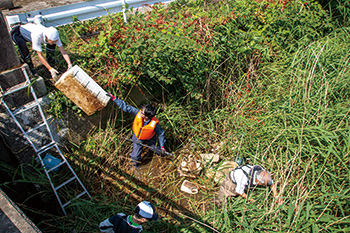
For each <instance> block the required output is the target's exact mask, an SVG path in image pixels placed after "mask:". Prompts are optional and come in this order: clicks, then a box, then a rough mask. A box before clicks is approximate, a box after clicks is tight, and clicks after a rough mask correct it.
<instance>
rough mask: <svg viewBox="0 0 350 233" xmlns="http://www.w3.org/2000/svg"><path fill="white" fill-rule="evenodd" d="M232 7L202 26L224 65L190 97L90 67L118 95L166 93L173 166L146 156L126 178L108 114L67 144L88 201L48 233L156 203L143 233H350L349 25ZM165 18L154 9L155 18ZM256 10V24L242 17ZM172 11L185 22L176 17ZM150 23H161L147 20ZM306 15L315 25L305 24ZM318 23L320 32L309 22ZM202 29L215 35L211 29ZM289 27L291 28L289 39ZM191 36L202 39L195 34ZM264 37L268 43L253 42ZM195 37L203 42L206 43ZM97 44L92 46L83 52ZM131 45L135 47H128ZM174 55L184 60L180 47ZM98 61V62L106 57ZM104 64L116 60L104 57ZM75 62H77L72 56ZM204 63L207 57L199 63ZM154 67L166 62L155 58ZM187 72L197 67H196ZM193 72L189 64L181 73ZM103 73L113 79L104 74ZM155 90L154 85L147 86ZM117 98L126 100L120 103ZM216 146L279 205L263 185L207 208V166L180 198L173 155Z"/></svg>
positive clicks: (124, 122) (162, 112)
mask: <svg viewBox="0 0 350 233" xmlns="http://www.w3.org/2000/svg"><path fill="white" fill-rule="evenodd" d="M234 3H235V4H237V5H235V6H236V11H235V13H234V14H235V15H232V14H231V13H230V12H232V10H233V9H231V8H230V7H231V6H230V5H229V4H227V5H226V6H225V7H222V8H225V9H224V10H222V9H221V8H220V9H221V10H222V12H224V13H222V12H221V11H219V10H218V11H217V12H221V13H222V14H223V17H224V16H225V17H228V16H229V17H228V18H225V19H230V20H231V21H227V22H226V21H225V20H223V19H221V18H220V19H219V18H217V17H216V16H215V20H214V21H213V22H215V23H218V24H220V22H221V21H222V20H223V21H225V22H226V23H225V26H223V25H222V24H220V26H217V27H216V26H215V27H212V28H210V33H211V34H210V33H209V31H207V33H209V34H210V35H213V37H212V38H211V40H208V42H211V43H213V46H212V48H210V50H208V51H212V53H213V54H212V55H213V57H215V58H216V59H220V60H215V64H210V65H208V66H205V68H206V69H210V70H209V71H206V72H204V73H205V75H204V76H203V77H201V81H200V82H199V83H196V82H193V83H192V84H194V86H195V91H193V90H184V89H183V88H182V86H181V85H182V84H183V83H185V82H182V81H184V80H177V81H178V82H175V87H174V84H169V83H166V82H163V81H161V80H160V79H156V78H149V79H148V78H147V77H148V76H147V75H146V76H142V75H141V76H140V77H137V78H135V77H136V76H135V77H134V78H135V80H136V81H135V80H134V81H133V82H131V84H130V83H128V82H129V81H125V79H123V80H122V78H120V79H119V76H118V74H119V73H118V72H119V71H120V70H118V69H114V68H115V67H109V66H108V65H109V63H103V62H104V60H103V59H100V58H99V59H98V61H96V64H97V63H98V64H100V63H101V64H102V65H101V64H100V65H101V66H97V67H93V68H92V70H95V71H96V70H101V69H102V68H101V67H103V68H104V67H108V69H109V68H110V70H107V71H106V73H104V74H103V75H101V76H99V77H98V78H97V79H98V80H100V81H101V80H102V81H101V82H102V84H103V85H105V86H104V87H106V88H107V89H108V90H110V91H112V92H113V93H117V95H118V96H122V95H123V93H129V92H128V90H129V89H128V88H129V87H130V85H131V86H134V85H136V84H137V85H139V86H141V87H144V88H146V89H147V90H148V92H152V89H153V90H154V89H157V91H158V92H159V93H162V94H161V95H160V97H159V96H157V100H158V106H159V111H158V114H157V118H158V119H159V120H160V122H161V126H162V127H163V128H164V129H165V131H166V138H167V146H168V148H169V150H170V151H171V152H173V153H174V155H175V158H174V160H173V161H169V160H161V162H159V161H158V157H156V156H154V157H153V160H152V162H151V163H152V165H151V166H150V168H149V170H147V171H145V175H143V176H141V178H140V177H137V176H135V175H133V174H132V173H131V172H130V171H129V154H130V152H131V150H132V146H131V144H130V143H128V142H126V141H124V140H123V139H122V137H130V135H131V122H132V118H131V117H125V115H123V116H121V114H120V110H118V111H116V112H115V116H114V117H113V118H112V119H110V122H109V124H108V125H107V127H106V128H105V129H99V130H97V131H96V132H94V133H93V134H92V135H91V137H89V138H87V139H86V140H85V141H83V142H81V143H80V144H78V145H72V146H71V147H70V148H69V152H67V153H66V156H67V158H68V159H69V160H70V163H71V164H72V165H73V166H74V169H75V170H76V172H77V173H78V175H79V177H81V178H82V180H83V183H84V184H85V185H86V187H87V188H88V190H89V191H90V193H91V194H92V196H93V199H92V200H79V201H77V202H76V203H74V207H73V208H72V209H73V210H74V212H73V213H71V214H70V215H69V216H68V217H58V216H52V219H50V220H45V221H43V222H42V223H40V224H39V227H41V228H42V229H43V230H45V229H50V228H51V227H52V226H55V227H56V228H57V229H58V231H59V232H62V231H68V229H71V228H75V229H76V231H77V232H97V231H98V223H99V222H100V221H102V220H104V219H105V218H107V217H109V216H111V215H113V214H115V213H118V212H124V213H127V214H131V213H132V212H133V209H134V207H135V205H136V204H137V203H138V202H139V201H141V200H145V199H146V200H149V201H152V202H153V203H155V205H156V206H157V209H158V211H159V213H160V215H161V218H160V220H159V221H157V222H152V223H150V224H146V225H145V226H144V228H145V232H196V233H197V232H213V231H214V232H215V230H216V231H218V232H348V231H349V230H350V212H349V209H350V200H349V197H350V195H349V192H350V179H349V178H350V170H349V161H350V159H349V154H350V135H349V134H350V127H349V124H350V120H349V117H350V116H349V114H350V88H349V77H350V71H349V68H350V65H349V54H350V53H349V51H350V43H349V42H350V39H349V28H346V27H341V28H336V26H334V25H331V23H332V22H331V21H330V20H329V18H327V12H326V11H322V9H320V8H319V5H317V4H316V3H315V4H311V3H310V2H309V5H305V4H302V3H301V2H300V1H293V4H295V5H293V4H291V7H295V6H299V8H297V9H298V10H297V11H295V9H294V8H292V9H288V8H286V9H284V11H280V8H279V7H273V6H271V8H269V7H267V8H266V9H265V11H264V9H263V8H262V7H261V6H262V5H259V4H255V3H254V4H253V3H252V1H234ZM338 3H339V4H340V3H341V1H339V2H338ZM177 4H180V2H177ZM202 4H204V2H202V1H198V2H192V3H191V4H190V5H189V6H192V8H190V9H192V10H193V12H195V15H196V17H197V18H198V17H199V16H200V17H202V16H203V17H204V16H205V17H214V16H210V14H213V15H215V14H214V13H215V12H216V11H215V12H214V11H208V7H209V9H212V8H211V7H210V6H212V5H214V6H215V4H214V3H211V4H206V5H205V7H204V8H202ZM262 4H264V3H262ZM171 9H172V8H170V10H169V12H172V11H171ZM184 9H185V8H184ZM215 9H219V8H215ZM339 9H340V8H339ZM321 11H322V12H321ZM162 12H163V11H162V10H160V13H159V14H160V15H161V13H162ZM169 12H168V13H169ZM175 12H177V11H175ZM198 12H199V13H198ZM296 12H298V13H296ZM172 13H174V12H172ZM257 13H259V15H258V16H256V17H250V16H251V15H254V14H257ZM299 13H300V14H299ZM169 14H170V13H169ZM177 14H178V15H181V14H183V12H182V10H181V12H180V10H179V11H178V12H177ZM243 15H244V16H245V17H243ZM236 16H237V17H238V18H235V17H236ZM152 17H154V19H162V20H164V19H163V18H162V17H160V16H159V15H158V16H157V15H156V14H155V13H152ZM157 17H159V18H157ZM196 17H194V18H196ZM230 17H231V18H230ZM310 17H311V18H313V21H308V20H309V19H310ZM315 17H316V18H317V17H319V18H317V19H319V20H323V21H322V22H325V23H324V24H320V23H319V22H315V20H314V19H316V18H315ZM183 18H186V20H189V19H187V18H188V17H183ZM256 19H259V22H258V21H256ZM109 20H111V18H108V19H107V20H106V19H102V23H101V24H93V23H91V25H90V24H89V27H87V26H86V25H85V26H84V24H82V23H81V24H77V25H75V26H76V27H80V28H77V29H76V30H77V31H79V30H83V29H87V28H89V29H91V30H93V29H94V28H99V29H101V27H104V26H105V24H107V23H108V22H110V21H109ZM134 20H135V19H134ZM203 20H204V18H203ZM260 20H261V21H260ZM264 20H265V21H266V22H265V24H264V25H263V26H264V27H263V28H264V29H263V30H261V27H260V26H261V25H262V22H263V21H264ZM316 21H317V20H316ZM162 22H163V21H162ZM166 22H167V21H166ZM203 22H206V21H203ZM307 22H309V23H307ZM138 23H139V22H133V24H132V25H134V26H135V25H138ZM163 23H164V22H163ZM269 23H270V24H269ZM338 23H339V22H337V24H336V25H338ZM308 24H309V25H308ZM198 25H199V24H198ZM203 25H205V26H207V27H208V28H209V27H211V26H212V25H211V24H209V23H208V24H205V23H203ZM203 25H202V27H204V26H203ZM237 25H238V26H237ZM259 25H260V26H259ZM278 25H280V26H278ZM281 25H282V26H284V27H282V26H281ZM296 25H299V26H298V27H296ZM300 25H303V26H300ZM313 25H314V26H315V27H313ZM248 26H249V27H248ZM111 27H112V26H111ZM174 27H175V26H174ZM281 28H284V31H283V30H282V31H281V30H280V29H281ZM288 28H293V30H290V31H288V30H287V29H288ZM315 28H318V29H315ZM131 29H132V28H131ZM131 29H130V28H129V29H128V30H131ZM202 29H203V28H202ZM152 30H153V29H152ZM174 30H175V29H174ZM176 30H179V28H177V29H176ZM193 30H194V32H198V31H196V30H199V29H198V28H194V29H193ZM203 30H204V29H203ZM315 31H317V33H315ZM262 32H264V33H262ZM262 35H265V37H264V38H261V37H260V36H262ZM157 36H161V35H160V34H157ZM197 39H198V38H197ZM201 39H203V41H204V42H206V41H205V40H204V37H203V38H201ZM224 39H225V41H224ZM174 40H175V39H174ZM250 40H254V43H255V45H254V46H255V47H254V46H253V45H251V46H253V47H252V48H251V50H249V51H250V52H247V50H245V51H243V52H242V51H241V49H243V47H244V46H245V45H246V44H245V43H247V41H248V42H249V43H250ZM220 41H221V42H220ZM104 42H105V41H97V42H96V41H93V40H92V41H91V43H90V44H87V45H86V47H84V49H87V48H88V46H91V47H93V46H94V43H96V44H99V43H104ZM129 43H130V44H133V42H132V41H129ZM254 43H253V44H254ZM74 46H76V47H74ZM131 47H132V46H131ZM180 47H181V46H179V48H180ZM248 47H249V46H248ZM79 48H82V47H80V45H79V43H72V44H71V50H72V51H78V49H79ZM101 48H102V47H101ZM103 48H106V47H103ZM109 49H111V48H109ZM128 49H131V48H128ZM169 51H170V52H172V51H171V50H169ZM169 51H168V52H169ZM148 52H149V51H148V50H147V51H145V53H148ZM177 52H179V53H181V50H177ZM185 52H188V51H185ZM216 52H217V53H216ZM98 53H100V55H99V56H101V57H103V56H105V55H106V54H107V53H106V54H102V52H101V51H99V52H98ZM170 54H172V53H170ZM185 54H187V53H185ZM91 55H93V54H91ZM107 55H108V56H112V55H111V53H108V54H107ZM107 55H106V56H107ZM139 55H140V54H139ZM158 55H159V54H158ZM163 55H164V54H162V56H163ZM76 56H78V57H79V56H80V55H79V54H78V53H77V54H76ZM140 56H141V57H142V54H141V55H140ZM154 56H156V55H154ZM209 57H210V56H209ZM209 57H208V58H206V59H209ZM211 58H212V57H211ZM211 58H210V59H211ZM79 59H84V57H79ZM94 59H95V58H91V60H89V61H87V60H85V63H88V62H94ZM179 59H180V58H179ZM205 61H208V60H205V59H204V60H201V62H205ZM85 63H84V64H83V65H86V64H85ZM96 64H95V63H94V65H96ZM159 64H161V65H160V66H163V65H164V64H163V63H161V61H159ZM186 64H187V63H186ZM134 65H135V64H134ZM147 65H149V64H147ZM140 66H141V68H140V67H139V65H137V66H135V67H134V68H135V70H137V69H138V68H140V69H141V70H143V68H144V66H142V65H140ZM164 66H165V65H164ZM186 67H187V68H188V66H187V65H186ZM192 68H193V69H198V67H196V65H194V66H193V67H192ZM152 69H154V67H152ZM135 70H132V72H134V71H135ZM190 70H191V66H190V65H189V68H188V72H190ZM117 71H118V72H117ZM202 71H203V70H201V71H198V70H196V71H194V72H193V74H202V73H201V72H202ZM108 72H112V74H113V75H112V74H111V75H110V76H108V75H109V74H110V73H108ZM123 72H124V73H123V74H125V72H127V71H125V70H124V71H123ZM169 72H170V71H169ZM96 73H98V72H94V74H96ZM131 74H134V73H131ZM131 74H130V75H131ZM186 75H190V74H189V73H186ZM111 77H112V78H111ZM123 77H124V76H123ZM125 77H126V76H125ZM175 77H176V76H175ZM181 77H182V76H181ZM186 77H187V76H186ZM193 77H196V76H195V75H193ZM138 78H139V79H138ZM169 78H170V77H169ZM177 78H178V77H177ZM179 79H180V78H179ZM191 80H192V79H191ZM186 81H188V80H186ZM192 81H193V80H192ZM135 83H136V84H135ZM151 83H156V85H155V86H149V85H150V84H151ZM179 83H181V85H179ZM112 84H114V85H112ZM129 84H130V85H129ZM165 93H167V95H165ZM124 97H126V99H127V97H128V94H126V95H125V94H124ZM58 102H59V101H58ZM139 107H140V106H139ZM55 109H56V108H55ZM219 144H221V146H220V149H218V151H217V153H219V154H220V157H221V159H222V161H225V160H226V161H228V160H234V159H235V157H236V156H237V155H238V154H239V155H240V156H244V157H249V158H250V159H251V160H250V161H251V162H250V163H252V164H259V165H262V166H263V167H265V168H267V169H268V170H269V171H270V172H271V174H272V178H273V180H274V182H275V183H276V184H277V190H278V193H279V195H280V197H281V198H282V200H283V204H282V205H278V204H277V203H276V200H275V199H273V197H272V195H271V192H270V190H269V189H268V188H257V189H256V190H254V191H250V192H249V195H250V196H251V197H252V198H253V199H255V202H254V203H249V202H248V201H247V200H245V199H242V198H231V199H230V200H229V201H228V202H227V204H224V205H223V206H222V207H220V208H217V207H215V206H214V204H213V200H214V197H215V196H216V195H217V192H218V190H219V186H218V185H217V184H215V183H214V182H213V180H211V179H209V178H207V177H206V176H205V173H206V169H207V168H205V169H204V170H203V171H202V173H201V175H200V176H199V177H198V178H197V179H194V180H192V181H195V182H196V183H198V184H200V185H201V186H203V188H202V189H201V191H200V195H198V196H196V197H187V196H184V195H183V193H182V192H181V191H180V186H181V183H182V181H183V180H184V178H183V177H179V176H178V174H177V171H176V168H177V166H179V164H180V162H181V158H182V157H183V156H186V155H188V154H193V155H195V156H198V155H199V154H200V153H210V152H211V151H212V149H214V148H216V147H217V145H219ZM153 164H154V165H153ZM155 168H156V169H158V170H157V171H158V173H157V174H155V173H154V172H155V170H154V169H155ZM152 172H153V173H152ZM150 173H152V174H151V175H148V174H150ZM23 177H24V178H23V180H26V182H29V181H32V182H38V181H37V178H35V177H33V178H31V176H28V175H25V176H24V175H23ZM21 181H22V180H21ZM41 182H43V181H41ZM47 187H48V186H47ZM48 190H49V187H48ZM29 211H33V210H29ZM211 228H213V229H215V230H213V229H211Z"/></svg>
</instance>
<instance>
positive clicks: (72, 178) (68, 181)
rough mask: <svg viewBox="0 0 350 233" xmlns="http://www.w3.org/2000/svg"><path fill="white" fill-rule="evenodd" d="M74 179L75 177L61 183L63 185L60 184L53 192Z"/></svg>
mask: <svg viewBox="0 0 350 233" xmlns="http://www.w3.org/2000/svg"><path fill="white" fill-rule="evenodd" d="M74 179H76V177H75V176H74V177H72V178H70V179H69V180H67V181H65V182H63V183H62V184H60V185H59V186H57V187H56V188H55V190H58V189H60V188H62V187H63V186H65V185H66V184H68V183H69V182H71V181H73V180H74Z"/></svg>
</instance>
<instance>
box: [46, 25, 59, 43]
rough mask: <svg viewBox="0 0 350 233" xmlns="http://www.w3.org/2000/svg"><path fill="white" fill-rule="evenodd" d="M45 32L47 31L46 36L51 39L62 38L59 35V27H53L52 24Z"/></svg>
mask: <svg viewBox="0 0 350 233" xmlns="http://www.w3.org/2000/svg"><path fill="white" fill-rule="evenodd" d="M44 32H45V36H46V37H47V39H49V40H52V41H55V40H58V39H59V38H60V36H59V35H58V31H57V29H56V28H54V27H52V26H51V27H48V28H46V29H45V31H44Z"/></svg>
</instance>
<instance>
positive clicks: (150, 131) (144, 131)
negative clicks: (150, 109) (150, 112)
mask: <svg viewBox="0 0 350 233" xmlns="http://www.w3.org/2000/svg"><path fill="white" fill-rule="evenodd" d="M140 113H141V110H140V111H139V112H138V113H137V114H136V117H135V119H134V123H133V125H132V131H133V132H134V134H135V136H136V137H137V138H138V139H140V140H149V139H151V138H152V137H153V136H154V135H155V132H154V129H155V128H156V125H157V124H158V123H159V120H158V119H157V118H155V117H152V120H151V121H150V122H149V123H148V124H147V125H143V119H142V117H141V114H140Z"/></svg>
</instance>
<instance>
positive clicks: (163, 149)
mask: <svg viewBox="0 0 350 233" xmlns="http://www.w3.org/2000/svg"><path fill="white" fill-rule="evenodd" d="M160 148H161V149H162V155H165V152H166V151H165V148H164V146H161V147H160Z"/></svg>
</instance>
